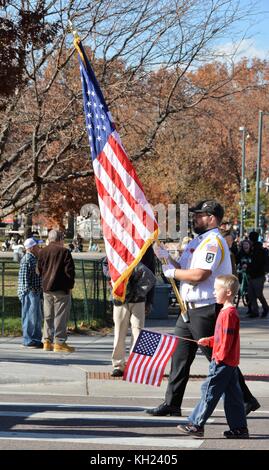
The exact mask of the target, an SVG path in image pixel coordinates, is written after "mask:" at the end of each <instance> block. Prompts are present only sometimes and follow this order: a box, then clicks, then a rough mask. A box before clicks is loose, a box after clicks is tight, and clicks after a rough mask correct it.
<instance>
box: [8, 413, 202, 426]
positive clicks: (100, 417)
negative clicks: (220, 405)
mask: <svg viewBox="0 0 269 470" xmlns="http://www.w3.org/2000/svg"><path fill="white" fill-rule="evenodd" d="M0 416H2V417H4V416H5V417H8V416H10V417H18V418H26V419H30V420H34V419H42V420H58V419H82V420H88V421H113V422H114V423H115V422H117V421H129V422H130V421H143V423H152V422H160V423H168V422H186V421H187V418H181V417H179V416H158V417H157V416H156V417H155V416H149V415H145V416H135V415H124V416H120V415H115V414H92V413H91V414H89V413H83V412H77V411H69V412H68V413H62V412H60V411H56V412H51V411H41V412H33V411H0ZM208 421H209V420H208Z"/></svg>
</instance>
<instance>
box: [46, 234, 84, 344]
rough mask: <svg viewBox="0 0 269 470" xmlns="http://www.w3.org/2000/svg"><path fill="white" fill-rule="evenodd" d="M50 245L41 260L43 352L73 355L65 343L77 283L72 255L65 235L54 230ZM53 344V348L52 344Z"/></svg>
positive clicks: (49, 236) (50, 236)
mask: <svg viewBox="0 0 269 470" xmlns="http://www.w3.org/2000/svg"><path fill="white" fill-rule="evenodd" d="M48 240H49V245H48V246H46V247H45V248H43V250H42V251H41V252H40V255H39V257H38V272H39V274H40V275H41V277H42V287H43V292H44V332H43V349H44V350H45V351H54V352H73V351H74V350H75V348H73V347H71V346H69V345H68V344H67V343H66V339H67V322H68V318H69V314H70V307H71V289H73V287H74V283H75V266H74V261H73V258H72V256H71V254H70V251H69V250H68V249H67V248H65V247H64V246H63V234H62V232H59V231H57V230H51V231H50V232H49V235H48ZM53 343H54V344H53Z"/></svg>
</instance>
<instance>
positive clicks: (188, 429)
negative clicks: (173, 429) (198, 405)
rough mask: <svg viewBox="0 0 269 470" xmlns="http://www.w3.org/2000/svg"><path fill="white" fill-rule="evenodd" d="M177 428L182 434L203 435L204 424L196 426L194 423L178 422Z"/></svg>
mask: <svg viewBox="0 0 269 470" xmlns="http://www.w3.org/2000/svg"><path fill="white" fill-rule="evenodd" d="M177 428H178V429H179V430H180V431H183V432H184V434H188V435H189V436H194V437H203V435H204V426H197V425H196V424H192V423H190V424H179V425H178V426H177Z"/></svg>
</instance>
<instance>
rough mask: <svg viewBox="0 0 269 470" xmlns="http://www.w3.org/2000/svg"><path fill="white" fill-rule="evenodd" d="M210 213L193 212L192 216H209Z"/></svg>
mask: <svg viewBox="0 0 269 470" xmlns="http://www.w3.org/2000/svg"><path fill="white" fill-rule="evenodd" d="M211 215H212V214H208V213H207V212H194V213H193V217H196V218H198V217H210V216H211Z"/></svg>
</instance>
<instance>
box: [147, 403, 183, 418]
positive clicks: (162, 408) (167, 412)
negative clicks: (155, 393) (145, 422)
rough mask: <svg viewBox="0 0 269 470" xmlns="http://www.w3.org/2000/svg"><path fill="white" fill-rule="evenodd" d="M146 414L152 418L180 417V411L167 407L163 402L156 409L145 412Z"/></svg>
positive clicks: (172, 406) (174, 407) (173, 407)
mask: <svg viewBox="0 0 269 470" xmlns="http://www.w3.org/2000/svg"><path fill="white" fill-rule="evenodd" d="M146 413H148V415H152V416H181V409H180V408H178V407H177V406H174V405H171V406H170V405H167V403H165V401H164V402H163V403H161V405H159V406H157V408H150V409H149V410H146Z"/></svg>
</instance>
